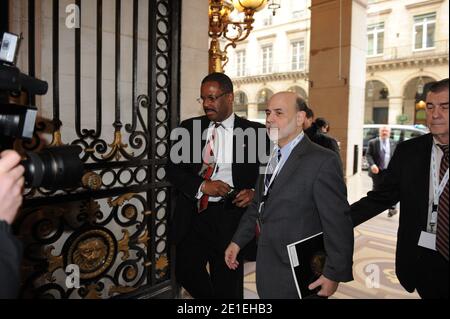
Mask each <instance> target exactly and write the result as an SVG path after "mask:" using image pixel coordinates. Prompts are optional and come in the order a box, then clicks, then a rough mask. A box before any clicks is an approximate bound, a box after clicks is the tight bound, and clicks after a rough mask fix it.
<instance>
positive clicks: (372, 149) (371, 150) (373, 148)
mask: <svg viewBox="0 0 450 319" xmlns="http://www.w3.org/2000/svg"><path fill="white" fill-rule="evenodd" d="M396 147H397V143H396V142H395V141H394V140H392V139H389V149H390V152H389V153H390V156H389V158H392V156H393V155H394V151H395V148H396ZM380 153H381V152H380V138H379V137H376V138H374V139H371V140H370V141H369V144H368V145H367V152H366V159H367V163H368V164H369V176H370V177H373V176H374V174H373V173H372V171H371V170H370V167H371V166H372V165H374V164H375V165H377V166H380V163H381V154H380ZM388 164H389V163H388Z"/></svg>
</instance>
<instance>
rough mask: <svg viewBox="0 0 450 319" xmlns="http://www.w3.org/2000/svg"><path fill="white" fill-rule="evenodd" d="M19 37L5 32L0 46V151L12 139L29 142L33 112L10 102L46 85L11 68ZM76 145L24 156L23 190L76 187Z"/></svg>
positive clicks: (80, 169)
mask: <svg viewBox="0 0 450 319" xmlns="http://www.w3.org/2000/svg"><path fill="white" fill-rule="evenodd" d="M19 45H20V36H18V35H15V34H12V33H8V32H5V33H4V35H3V39H2V41H1V42H0V150H3V149H7V148H12V146H13V144H14V139H16V138H19V139H32V138H33V133H34V127H35V123H36V117H37V111H38V110H37V108H36V107H35V106H32V105H20V104H14V103H11V102H10V100H11V99H10V98H11V97H16V96H20V94H21V92H27V93H28V94H29V95H44V94H46V93H47V90H48V84H47V82H45V81H42V80H38V79H36V78H33V77H31V76H29V75H26V74H23V73H22V72H20V70H19V69H18V68H17V67H16V66H15V62H16V57H17V52H18V47H19ZM80 153H81V147H80V146H77V145H70V146H61V147H51V148H48V149H45V150H43V151H41V152H39V153H35V152H26V159H24V160H23V161H22V162H21V164H22V165H23V166H24V167H25V174H24V177H25V184H26V186H27V187H44V188H46V189H50V190H56V189H62V188H71V187H76V186H78V185H79V183H80V181H81V176H82V174H83V163H82V161H81V160H80V158H79V154H80Z"/></svg>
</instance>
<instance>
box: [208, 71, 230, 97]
mask: <svg viewBox="0 0 450 319" xmlns="http://www.w3.org/2000/svg"><path fill="white" fill-rule="evenodd" d="M206 82H217V83H219V87H220V89H221V90H222V92H227V93H233V82H231V79H230V78H229V77H228V76H227V75H225V74H224V73H220V72H213V73H210V74H208V75H207V76H205V77H204V79H203V80H202V85H203V84H205V83H206Z"/></svg>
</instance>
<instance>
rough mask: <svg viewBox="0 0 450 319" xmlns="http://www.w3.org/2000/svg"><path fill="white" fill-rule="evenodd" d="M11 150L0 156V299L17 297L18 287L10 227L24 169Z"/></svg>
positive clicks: (16, 257)
mask: <svg viewBox="0 0 450 319" xmlns="http://www.w3.org/2000/svg"><path fill="white" fill-rule="evenodd" d="M19 161H20V156H19V154H17V153H16V152H14V151H4V152H2V153H1V154H0V299H10V298H16V297H17V294H18V291H19V284H20V261H21V255H22V251H21V246H20V243H19V241H18V240H17V239H16V238H15V237H14V236H13V235H12V234H11V224H12V222H13V220H14V218H15V217H16V214H17V211H18V209H19V207H20V205H21V204H22V187H23V183H24V179H23V172H24V168H23V166H21V165H18V164H19Z"/></svg>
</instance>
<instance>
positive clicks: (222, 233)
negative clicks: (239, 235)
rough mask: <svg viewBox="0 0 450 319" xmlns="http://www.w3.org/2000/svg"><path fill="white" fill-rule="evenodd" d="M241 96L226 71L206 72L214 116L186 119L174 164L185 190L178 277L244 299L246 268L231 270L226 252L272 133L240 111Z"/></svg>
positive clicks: (198, 289)
mask: <svg viewBox="0 0 450 319" xmlns="http://www.w3.org/2000/svg"><path fill="white" fill-rule="evenodd" d="M233 101H234V95H233V84H232V82H231V80H230V79H229V78H228V77H227V76H226V75H225V74H222V73H212V74H210V75H208V76H207V77H205V78H204V79H203V81H202V85H201V96H200V98H199V103H201V104H202V106H203V109H204V111H205V114H206V116H201V117H197V118H191V119H188V120H186V121H183V122H182V123H181V125H180V127H179V128H178V131H179V132H180V136H183V135H185V136H188V138H187V139H185V140H184V141H182V140H181V139H180V138H179V139H178V140H177V141H176V142H175V143H174V144H173V146H172V150H171V156H170V161H169V164H168V167H167V173H168V178H169V180H170V182H171V183H172V184H173V185H174V187H175V188H176V190H177V191H178V196H177V201H176V206H175V210H174V215H173V223H172V225H171V226H172V230H171V238H172V240H173V242H174V243H175V245H176V258H175V259H176V266H175V271H176V278H177V280H178V282H179V283H180V284H181V285H182V286H183V287H184V288H185V289H186V290H187V291H188V292H189V293H190V294H191V296H193V297H194V298H243V267H240V268H239V271H238V272H235V271H231V270H229V269H228V267H227V266H226V265H225V262H224V260H223V253H224V251H225V248H226V246H227V245H228V243H229V242H230V240H231V236H232V235H233V233H234V231H235V230H236V227H237V225H238V223H239V220H240V218H241V216H242V214H243V212H244V211H245V207H247V206H248V205H249V204H250V202H251V200H252V198H253V196H254V187H255V183H256V179H257V177H258V174H259V166H260V162H259V158H260V156H259V155H262V156H265V155H266V154H265V151H266V147H267V145H268V139H267V137H266V135H265V130H264V126H263V125H262V124H259V123H256V122H251V121H248V120H245V119H243V118H240V117H238V116H236V115H235V114H234V113H233ZM258 129H259V131H260V132H258ZM183 132H184V133H186V134H183ZM202 133H203V137H202ZM258 134H259V135H258ZM258 136H259V137H258ZM258 143H259V145H260V146H261V147H260V148H259V147H258ZM178 147H181V148H182V149H181V152H180V151H179V150H178ZM260 151H261V152H260ZM259 153H261V154H259ZM202 154H203V157H202ZM177 157H184V158H182V159H181V160H180V159H179V158H177ZM255 249H256V248H255ZM207 264H208V265H209V272H208V269H207Z"/></svg>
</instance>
